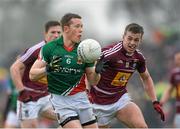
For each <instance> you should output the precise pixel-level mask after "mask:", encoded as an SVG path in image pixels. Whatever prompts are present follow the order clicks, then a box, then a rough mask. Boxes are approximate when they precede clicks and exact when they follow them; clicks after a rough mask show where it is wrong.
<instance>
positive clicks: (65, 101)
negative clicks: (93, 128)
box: [50, 94, 87, 127]
mask: <svg viewBox="0 0 180 129" xmlns="http://www.w3.org/2000/svg"><path fill="white" fill-rule="evenodd" d="M81 97H82V98H81ZM83 99H84V97H83V95H81V94H77V95H72V96H60V95H55V94H52V96H51V98H50V102H51V103H52V106H53V108H54V111H55V113H56V115H57V119H58V123H59V124H60V125H61V126H63V127H65V126H67V125H69V123H73V121H75V123H78V122H77V121H79V122H80V119H79V111H80V109H81V108H82V109H86V108H87V104H86V103H84V105H82V106H81V104H82V103H81V102H83V101H82V100H83ZM86 115H87V114H86ZM80 123H81V122H80ZM70 126H71V124H70ZM75 126H76V125H75Z"/></svg>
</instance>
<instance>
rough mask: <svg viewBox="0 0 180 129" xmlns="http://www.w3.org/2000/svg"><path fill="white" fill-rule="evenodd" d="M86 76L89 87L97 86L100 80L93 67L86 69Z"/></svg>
mask: <svg viewBox="0 0 180 129" xmlns="http://www.w3.org/2000/svg"><path fill="white" fill-rule="evenodd" d="M86 76H87V80H88V82H89V84H90V85H92V86H93V85H97V83H98V82H99V80H100V77H101V76H100V74H99V73H96V72H95V67H87V68H86Z"/></svg>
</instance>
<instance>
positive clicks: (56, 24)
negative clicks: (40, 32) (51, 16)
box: [44, 21, 61, 32]
mask: <svg viewBox="0 0 180 129" xmlns="http://www.w3.org/2000/svg"><path fill="white" fill-rule="evenodd" d="M60 25H61V24H60V23H59V22H58V21H48V22H46V24H45V25H44V28H45V32H48V31H49V28H51V27H53V26H60Z"/></svg>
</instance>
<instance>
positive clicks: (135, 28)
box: [124, 23, 144, 35]
mask: <svg viewBox="0 0 180 129" xmlns="http://www.w3.org/2000/svg"><path fill="white" fill-rule="evenodd" d="M127 31H130V32H132V33H135V34H137V33H141V34H142V35H143V34H144V29H143V27H142V26H140V25H138V24H137V23H131V24H129V25H127V26H126V28H125V31H124V34H126V32H127Z"/></svg>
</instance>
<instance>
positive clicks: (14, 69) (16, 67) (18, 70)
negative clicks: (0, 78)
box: [10, 59, 25, 91]
mask: <svg viewBox="0 0 180 129" xmlns="http://www.w3.org/2000/svg"><path fill="white" fill-rule="evenodd" d="M24 70H25V65H24V64H23V63H22V62H21V61H20V60H19V59H17V60H16V61H15V62H14V63H13V64H12V65H11V67H10V74H11V78H12V80H13V83H14V84H15V86H16V89H17V90H18V91H22V90H23V89H24V85H23V82H22V76H23V74H24Z"/></svg>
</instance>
